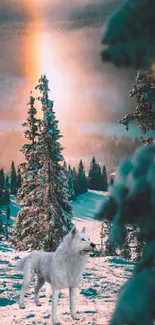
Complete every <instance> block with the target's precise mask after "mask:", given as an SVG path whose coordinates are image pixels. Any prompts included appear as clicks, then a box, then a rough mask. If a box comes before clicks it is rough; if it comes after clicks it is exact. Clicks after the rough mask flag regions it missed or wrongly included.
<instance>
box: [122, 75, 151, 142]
mask: <svg viewBox="0 0 155 325" xmlns="http://www.w3.org/2000/svg"><path fill="white" fill-rule="evenodd" d="M130 97H132V98H135V99H136V102H137V107H136V111H135V112H133V113H129V114H127V115H125V116H124V117H123V118H122V119H121V120H120V121H119V123H121V124H124V125H125V126H126V129H127V130H128V128H129V123H130V122H136V123H137V125H138V127H139V128H140V130H141V131H142V133H144V134H145V133H146V132H148V131H155V87H154V82H153V78H152V74H151V72H147V71H146V72H141V71H139V72H138V74H137V78H136V85H134V86H133V88H132V90H131V91H130ZM152 141H153V139H152V138H150V137H147V138H144V139H143V142H148V143H150V142H152Z"/></svg>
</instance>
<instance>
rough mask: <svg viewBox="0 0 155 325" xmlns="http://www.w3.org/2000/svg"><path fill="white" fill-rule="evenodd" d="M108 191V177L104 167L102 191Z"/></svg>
mask: <svg viewBox="0 0 155 325" xmlns="http://www.w3.org/2000/svg"><path fill="white" fill-rule="evenodd" d="M107 190H108V177H107V170H106V167H105V166H103V169H102V191H107Z"/></svg>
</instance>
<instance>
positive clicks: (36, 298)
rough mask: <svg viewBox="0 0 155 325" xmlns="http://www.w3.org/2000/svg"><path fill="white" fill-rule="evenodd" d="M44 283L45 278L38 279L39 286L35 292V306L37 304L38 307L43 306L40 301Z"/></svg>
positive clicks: (37, 285)
mask: <svg viewBox="0 0 155 325" xmlns="http://www.w3.org/2000/svg"><path fill="white" fill-rule="evenodd" d="M44 283H45V280H44V278H39V277H38V279H37V284H36V286H35V291H34V294H35V304H36V306H41V303H40V301H39V290H40V289H41V287H42V286H43V285H44Z"/></svg>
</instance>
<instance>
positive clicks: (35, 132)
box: [11, 93, 46, 250]
mask: <svg viewBox="0 0 155 325" xmlns="http://www.w3.org/2000/svg"><path fill="white" fill-rule="evenodd" d="M27 105H28V106H29V108H28V113H27V114H28V117H27V119H26V121H25V122H24V123H23V124H22V125H23V127H24V137H25V139H26V143H25V144H24V145H23V147H22V148H21V152H22V153H23V154H24V156H25V162H23V163H21V164H20V166H19V168H20V170H21V172H22V184H21V187H20V188H19V190H18V197H17V201H18V203H19V204H20V206H21V207H22V208H21V210H20V212H19V214H18V216H17V218H16V221H15V227H14V230H13V234H12V235H13V237H12V238H11V241H12V244H13V245H14V246H15V247H16V248H17V249H19V250H28V249H31V248H33V249H38V248H41V246H39V241H40V236H41V235H40V232H41V231H46V223H44V221H45V217H44V209H43V200H44V196H43V191H42V188H41V184H40V179H39V170H40V168H41V166H40V162H39V157H38V153H37V150H36V145H37V142H38V137H39V132H40V128H41V120H40V119H37V118H36V114H37V110H36V108H35V106H34V105H35V98H34V97H33V96H32V93H31V94H30V100H29V103H28V104H27Z"/></svg>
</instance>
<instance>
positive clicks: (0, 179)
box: [0, 168, 5, 190]
mask: <svg viewBox="0 0 155 325" xmlns="http://www.w3.org/2000/svg"><path fill="white" fill-rule="evenodd" d="M4 184H5V175H4V170H3V168H1V169H0V190H4Z"/></svg>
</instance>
